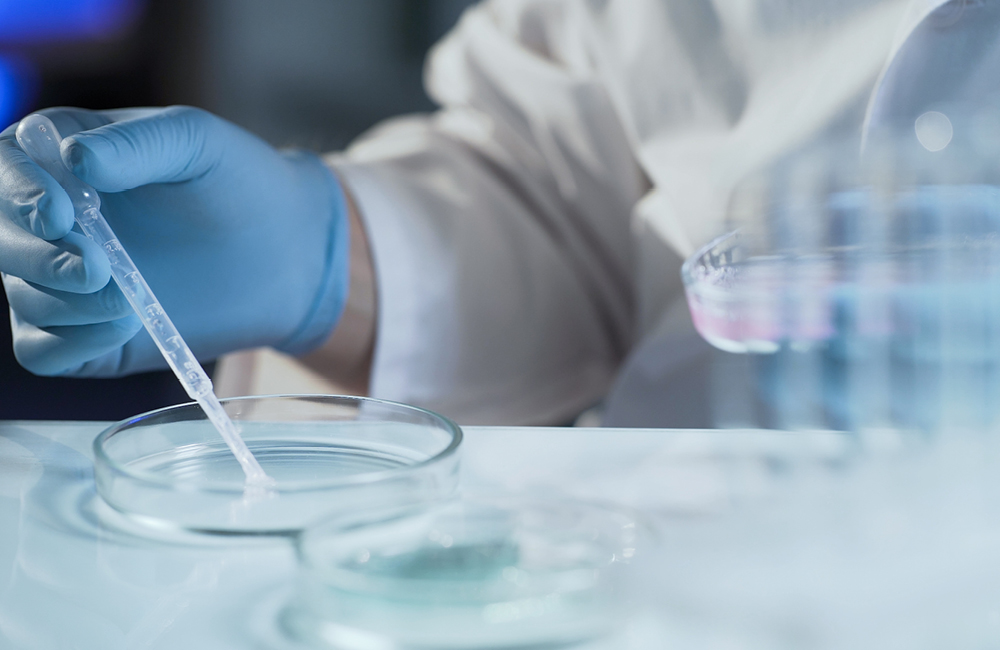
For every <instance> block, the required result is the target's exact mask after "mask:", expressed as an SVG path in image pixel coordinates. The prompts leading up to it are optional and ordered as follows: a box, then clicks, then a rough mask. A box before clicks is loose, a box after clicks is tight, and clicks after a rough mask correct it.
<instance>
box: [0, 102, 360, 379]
mask: <svg viewBox="0 0 1000 650" xmlns="http://www.w3.org/2000/svg"><path fill="white" fill-rule="evenodd" d="M44 113H45V114H46V115H47V116H48V117H49V118H50V119H52V120H53V122H54V123H55V124H56V127H57V128H58V129H59V130H60V132H61V133H62V134H63V135H64V136H70V137H66V139H65V140H64V141H63V145H62V155H63V159H64V161H65V162H66V163H67V165H69V167H70V169H71V170H72V171H73V173H74V174H76V175H77V176H78V177H79V178H80V179H81V180H83V181H84V182H86V183H88V184H90V185H92V186H93V187H94V188H95V189H97V190H98V192H100V194H101V198H102V203H103V209H102V211H103V213H104V215H105V217H106V218H107V220H108V222H109V223H110V225H111V227H112V228H113V229H114V230H115V232H116V233H117V235H118V237H119V239H120V240H121V242H122V244H123V245H124V247H125V249H126V250H127V251H128V252H129V254H130V255H131V256H132V258H133V260H134V261H135V263H136V265H137V266H138V268H139V270H140V271H141V272H142V273H143V275H144V276H145V277H146V280H147V281H148V282H149V284H150V286H151V287H152V289H153V291H154V292H155V293H156V294H157V297H158V298H159V299H160V302H161V304H162V305H163V307H164V309H166V311H167V313H169V314H170V316H171V318H172V320H173V321H174V323H175V324H176V325H177V327H178V329H179V330H180V332H181V334H182V335H183V336H184V337H185V339H186V340H187V341H188V344H189V345H190V346H191V348H192V350H194V352H195V354H196V355H197V356H198V357H199V358H200V359H202V360H204V361H207V360H210V359H213V358H215V357H217V356H218V355H220V354H223V353H225V352H228V351H232V350H238V349H244V348H250V347H258V346H272V347H275V348H277V349H280V350H282V351H285V352H288V353H291V354H300V353H303V352H306V351H308V350H309V349H311V348H313V347H316V346H318V345H320V344H321V343H322V342H323V341H324V340H325V338H326V337H327V335H329V333H330V332H331V331H332V329H333V327H334V325H335V324H336V322H337V320H338V318H339V316H340V313H341V311H342V309H343V305H344V302H345V300H346V297H347V295H346V294H347V286H348V224H347V215H346V208H345V204H344V196H343V192H342V190H341V188H340V186H339V184H338V183H337V180H336V179H335V178H334V176H333V174H332V173H331V172H330V171H329V169H328V168H327V167H326V166H325V165H324V164H323V163H322V161H320V160H319V159H318V158H317V157H315V156H313V155H311V154H307V153H303V152H279V151H276V150H274V149H273V148H271V147H270V146H269V145H267V144H266V143H264V142H263V141H261V140H259V139H258V138H256V137H255V136H253V135H251V134H249V133H247V132H246V131H243V130H242V129H240V128H239V127H236V126H235V125H233V124H230V123H228V122H226V121H224V120H222V119H221V118H218V117H216V116H213V115H211V114H209V113H206V112H204V111H201V110H198V109H194V108H188V107H171V108H166V109H129V110H119V111H101V112H90V111H83V110H78V109H50V110H47V111H44ZM15 127H16V125H15V126H12V127H10V128H8V129H7V130H5V131H4V132H3V133H2V134H0V272H3V283H4V287H5V289H6V292H7V297H8V301H9V303H10V306H11V316H12V318H11V322H12V328H13V335H14V351H15V354H16V355H17V358H18V360H19V361H20V362H21V364H22V365H24V366H25V367H26V368H27V369H28V370H31V371H32V372H35V373H37V374H43V375H73V376H114V375H122V374H127V373H131V372H138V371H144V370H151V369H155V368H162V367H165V362H164V361H163V359H162V357H161V356H160V354H159V352H158V351H157V349H156V347H155V345H154V344H153V342H152V340H151V339H150V338H149V336H148V335H147V334H146V333H145V331H140V330H141V324H140V323H139V320H138V318H137V317H136V316H135V315H134V314H133V313H132V312H131V309H130V308H129V306H128V303H127V301H126V300H125V297H124V296H123V295H122V294H121V292H120V291H119V290H118V288H117V286H115V284H114V283H113V282H109V279H110V268H109V266H108V263H107V259H106V256H105V253H104V251H103V250H101V249H100V248H99V247H97V246H96V245H95V244H94V243H93V242H91V241H90V240H88V239H87V238H85V237H83V236H82V235H80V234H79V232H78V231H77V230H74V227H73V226H74V223H73V209H72V206H71V204H70V202H69V198H68V197H67V196H66V194H65V192H63V191H62V189H61V188H60V187H59V186H58V184H56V183H55V181H54V180H53V179H52V177H51V176H49V175H48V174H47V173H46V172H44V171H43V170H42V169H40V168H39V167H38V166H37V165H35V164H34V163H33V162H32V161H31V160H30V159H29V158H28V157H27V156H26V154H25V153H24V152H23V151H21V150H20V148H19V147H18V146H17V144H16V141H15V140H14V130H15Z"/></svg>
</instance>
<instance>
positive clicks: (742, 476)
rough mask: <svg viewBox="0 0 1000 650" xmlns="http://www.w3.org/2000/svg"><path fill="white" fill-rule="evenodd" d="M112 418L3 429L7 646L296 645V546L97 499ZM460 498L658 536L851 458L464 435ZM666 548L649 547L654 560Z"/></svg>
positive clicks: (638, 622)
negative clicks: (566, 501) (769, 485)
mask: <svg viewBox="0 0 1000 650" xmlns="http://www.w3.org/2000/svg"><path fill="white" fill-rule="evenodd" d="M105 426H106V425H104V424H102V423H93V422H88V423H80V422H0V648H76V649H81V650H87V649H90V648H94V649H97V648H100V649H101V650H113V649H118V648H121V649H126V648H127V649H130V650H131V649H135V648H144V649H146V648H148V649H167V648H171V649H173V648H185V649H186V650H199V649H201V648H212V649H216V650H224V649H227V648H233V649H235V648H255V649H256V648H261V649H272V650H284V649H285V648H286V647H294V646H289V645H288V644H287V643H286V642H285V641H284V640H283V639H282V637H281V635H280V634H278V632H277V629H276V625H275V623H274V621H275V618H276V612H277V611H278V610H279V609H280V608H281V607H282V606H283V604H284V603H285V602H287V600H288V597H289V594H290V590H291V589H292V585H293V582H294V580H295V574H296V558H295V551H294V547H293V543H292V541H291V540H290V539H288V538H274V537H259V538H247V537H225V536H207V535H193V534H184V535H182V534H179V533H169V532H166V531H163V532H158V531H156V530H153V529H149V528H145V527H140V526H139V525H138V524H135V523H133V522H131V521H130V520H127V519H126V518H124V517H123V516H121V515H120V514H118V513H117V512H115V511H113V510H112V509H111V508H110V507H108V506H107V505H106V504H104V503H103V502H102V501H101V499H100V497H98V496H97V494H96V493H95V488H94V478H93V456H92V452H91V443H92V441H93V439H94V438H95V436H96V435H97V434H98V433H100V431H102V430H103V429H104V428H105ZM464 430H465V434H466V439H465V442H464V449H463V451H462V454H463V456H462V461H461V462H462V469H461V480H460V485H461V490H462V491H463V492H464V493H470V494H472V493H474V494H510V493H528V494H533V495H540V494H541V495H546V496H568V497H574V498H582V499H587V500H589V501H596V502H600V503H606V504H615V505H616V506H620V507H622V508H625V509H628V510H629V511H631V512H634V513H636V516H637V517H638V518H640V519H642V520H643V521H645V522H647V523H648V525H649V527H650V529H651V530H652V531H654V535H653V537H654V538H655V531H656V529H657V528H658V527H661V526H662V524H663V522H665V521H668V520H669V519H670V518H671V517H674V516H677V514H678V513H690V512H711V511H714V510H718V509H719V508H724V507H726V505H727V504H730V503H731V502H732V501H733V500H734V499H740V498H744V496H745V495H747V494H751V493H753V492H754V491H755V490H756V491H759V490H761V489H766V488H761V487H760V486H761V485H764V484H766V481H763V482H762V481H761V480H759V479H760V474H761V472H765V473H766V472H768V471H770V470H769V469H768V468H769V467H770V466H769V465H768V462H763V461H761V459H766V457H768V456H769V455H770V454H771V453H772V452H773V453H777V454H779V455H781V456H782V457H787V456H788V455H789V454H791V455H793V456H794V455H795V454H796V453H799V452H801V453H802V454H803V455H804V456H806V457H808V458H816V457H829V456H836V455H838V454H840V453H842V452H843V450H842V448H841V440H840V439H839V438H838V437H837V436H802V435H800V434H787V433H780V432H738V431H680V430H642V429H617V430H616V429H571V428H566V429H548V428H502V427H465V429H464ZM655 552H656V545H655V543H654V544H653V545H652V546H651V547H650V549H649V550H648V551H647V553H653V554H655ZM654 601H655V599H649V602H645V601H643V600H642V599H641V598H640V599H639V600H638V601H637V602H636V605H635V607H634V609H635V616H634V617H632V618H631V620H630V622H629V623H628V624H627V625H626V626H624V628H623V629H622V631H621V632H620V634H619V635H618V636H616V637H615V638H613V639H609V638H605V639H604V640H602V641H600V642H591V643H589V644H587V645H586V647H587V648H595V649H596V648H612V647H613V648H619V649H621V648H626V649H627V648H634V649H644V648H659V647H662V645H663V640H664V638H665V637H664V634H665V629H666V626H667V625H668V623H666V622H665V621H666V620H667V619H668V617H667V616H666V613H665V612H662V611H658V609H657V606H656V604H655V602H654Z"/></svg>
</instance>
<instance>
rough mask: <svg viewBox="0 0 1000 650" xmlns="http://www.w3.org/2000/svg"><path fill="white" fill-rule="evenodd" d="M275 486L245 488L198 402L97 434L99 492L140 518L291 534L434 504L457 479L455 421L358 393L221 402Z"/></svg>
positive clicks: (175, 525) (197, 527)
mask: <svg viewBox="0 0 1000 650" xmlns="http://www.w3.org/2000/svg"><path fill="white" fill-rule="evenodd" d="M222 403H223V405H224V407H225V409H226V412H227V413H228V414H229V415H230V417H231V418H232V419H233V421H234V422H236V424H237V426H238V427H239V428H240V430H241V433H242V436H243V439H244V440H245V441H246V443H247V446H248V447H249V448H250V450H251V451H252V452H253V454H254V455H255V456H256V457H257V460H258V461H259V462H260V464H261V466H262V467H263V468H264V470H265V471H266V472H267V473H268V474H269V475H270V476H271V477H272V478H273V479H275V481H276V486H275V489H274V490H273V491H272V492H271V493H270V494H267V495H264V496H260V495H256V496H253V495H248V494H246V493H245V491H244V489H245V485H244V475H243V471H242V469H241V468H240V466H239V464H238V463H237V461H236V459H235V458H234V457H233V455H232V454H231V453H230V452H229V449H228V447H226V445H225V443H224V442H223V441H222V438H221V437H220V436H219V434H218V432H217V431H216V430H215V428H214V427H213V426H212V424H211V423H210V422H209V421H208V420H207V419H206V418H205V414H204V412H203V411H202V410H201V408H199V407H198V405H197V404H194V403H191V404H183V405H179V406H172V407H169V408H165V409H160V410H157V411H152V412H150V413H145V414H143V415H139V416H136V417H134V418H131V419H129V420H124V421H122V422H119V423H117V424H115V425H114V426H112V427H110V428H109V429H107V430H105V431H104V432H102V433H101V434H100V435H99V436H98V437H97V439H96V440H95V441H94V457H95V460H94V475H95V479H96V482H97V492H98V494H100V495H101V497H102V498H103V499H104V501H106V502H107V503H108V504H109V505H110V506H111V507H112V508H114V509H116V510H118V511H120V512H122V513H124V514H125V515H128V516H129V517H131V518H134V519H137V520H139V521H141V522H143V523H146V524H152V525H155V526H159V527H167V528H172V529H180V530H188V531H195V532H209V533H235V534H291V533H295V532H297V531H299V530H301V529H303V528H304V527H306V526H307V525H309V524H310V523H313V522H316V521H319V520H322V519H324V518H328V517H331V516H334V515H338V514H340V515H343V514H347V513H350V512H353V511H365V510H368V509H373V508H375V509H378V508H385V507H390V506H391V507H401V506H404V505H407V504H411V505H417V504H422V503H429V502H434V501H436V500H441V499H445V498H447V497H448V496H450V495H451V494H452V493H453V492H454V490H455V487H456V485H457V482H458V448H459V445H460V443H461V441H462V432H461V429H459V427H458V426H457V425H456V424H455V423H453V422H451V421H450V420H448V419H447V418H444V417H442V416H440V415H437V414H435V413H432V412H430V411H425V410H423V409H419V408H415V407H411V406H406V405H403V404H396V403H393V402H386V401H382V400H375V399H368V398H361V397H338V396H325V395H278V396H267V397H241V398H235V399H228V400H222Z"/></svg>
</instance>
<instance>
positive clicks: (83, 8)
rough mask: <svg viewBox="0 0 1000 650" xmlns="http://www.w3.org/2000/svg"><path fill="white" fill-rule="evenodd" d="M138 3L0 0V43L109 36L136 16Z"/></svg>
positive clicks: (138, 0)
mask: <svg viewBox="0 0 1000 650" xmlns="http://www.w3.org/2000/svg"><path fill="white" fill-rule="evenodd" d="M142 4H143V3H142V2H141V0H0V43H7V44H11V43H25V44H27V43H37V42H40V41H52V40H83V39H93V38H101V37H105V36H111V35H113V34H115V33H117V32H120V31H121V30H123V29H125V28H126V27H128V26H129V25H130V24H131V23H132V22H133V21H134V20H135V19H136V18H137V17H138V15H139V11H140V9H141V5H142Z"/></svg>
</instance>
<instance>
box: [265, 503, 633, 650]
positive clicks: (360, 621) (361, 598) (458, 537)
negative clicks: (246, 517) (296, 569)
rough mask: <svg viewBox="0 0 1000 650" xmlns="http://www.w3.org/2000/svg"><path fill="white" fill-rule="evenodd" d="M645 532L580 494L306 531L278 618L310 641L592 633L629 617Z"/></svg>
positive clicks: (350, 644)
mask: <svg viewBox="0 0 1000 650" xmlns="http://www.w3.org/2000/svg"><path fill="white" fill-rule="evenodd" d="M638 533H639V531H638V530H637V524H636V521H635V520H634V519H633V518H632V517H631V516H630V515H628V514H627V513H624V512H620V511H617V510H614V509H609V508H605V507H603V506H599V505H594V504H588V503H581V502H573V501H565V500H559V501H555V500H553V501H538V500H529V501H525V500H516V499H506V500H492V499H491V500H481V499H472V500H470V499H464V500H454V501H451V502H447V503H443V504H437V505H435V506H431V507H428V508H424V509H420V510H416V511H415V510H409V511H403V510H400V511H396V512H390V513H381V514H371V513H369V514H367V515H365V516H363V517H355V518H348V519H340V520H334V521H331V522H328V523H325V524H322V525H320V526H317V527H313V528H310V529H307V530H306V531H303V533H302V535H301V536H300V538H299V540H298V551H299V560H300V567H301V571H300V578H299V584H298V587H297V593H296V595H295V596H294V597H293V598H292V600H291V602H290V604H289V605H288V607H287V608H286V609H285V610H284V613H283V615H282V617H281V623H280V624H281V626H282V627H283V628H284V630H285V633H286V634H287V635H288V636H290V637H291V638H292V639H294V640H295V641H296V642H298V643H303V644H305V645H307V646H310V647H317V648H336V649H337V650H360V649H362V648H401V649H402V648H406V649H411V648H412V649H416V648H523V647H543V646H544V647H549V645H561V644H567V643H574V642H579V641H584V640H587V639H591V638H595V637H598V636H601V635H604V634H606V633H609V632H611V631H612V630H614V629H616V628H617V626H618V625H620V623H621V622H622V621H623V620H625V619H626V617H625V612H626V609H627V608H628V607H629V604H628V598H627V596H628V591H629V585H630V584H631V579H630V577H629V565H630V564H631V562H632V561H633V558H634V556H635V554H636V545H637V541H639V540H638V537H639V535H638Z"/></svg>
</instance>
